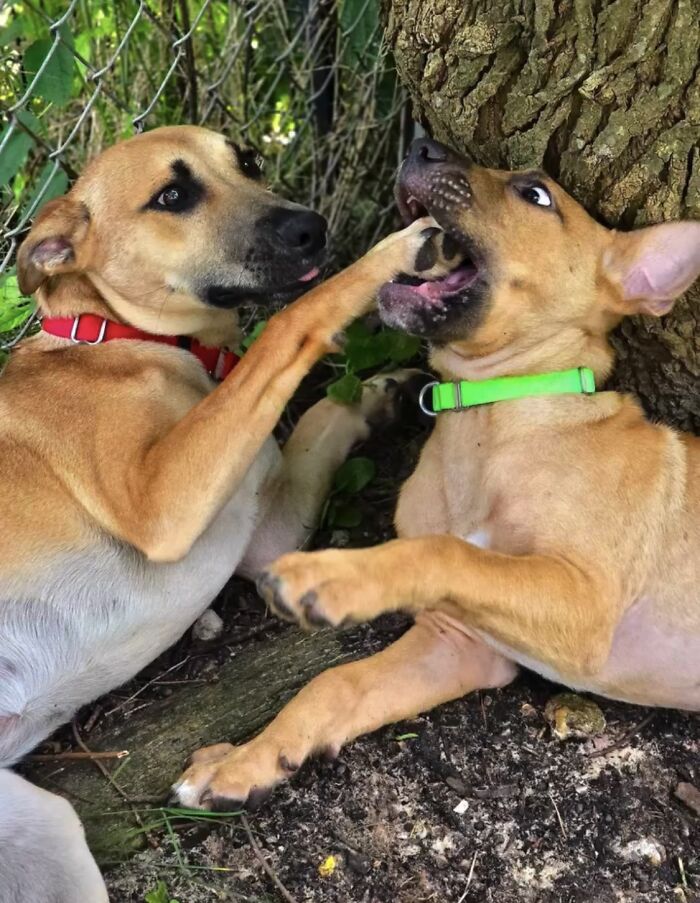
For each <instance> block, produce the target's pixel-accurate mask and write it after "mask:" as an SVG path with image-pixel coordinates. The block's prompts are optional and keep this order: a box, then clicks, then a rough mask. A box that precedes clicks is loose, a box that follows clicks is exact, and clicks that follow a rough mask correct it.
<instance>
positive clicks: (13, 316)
mask: <svg viewBox="0 0 700 903" xmlns="http://www.w3.org/2000/svg"><path fill="white" fill-rule="evenodd" d="M33 310H34V302H33V301H32V299H31V298H27V297H25V296H24V295H22V294H21V292H20V290H19V286H18V285H17V276H16V275H15V274H14V273H7V274H6V275H4V276H2V277H0V332H11V331H12V330H13V329H17V328H18V327H19V326H21V325H22V323H24V321H25V320H26V319H27V317H28V316H29V315H30V314H31V312H32V311H33Z"/></svg>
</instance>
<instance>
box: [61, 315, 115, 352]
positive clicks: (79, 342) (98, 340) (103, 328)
mask: <svg viewBox="0 0 700 903" xmlns="http://www.w3.org/2000/svg"><path fill="white" fill-rule="evenodd" d="M108 322H109V321H108V320H102V323H101V324H100V329H99V332H98V333H97V338H96V339H92V341H91V340H90V339H79V338H78V329H79V326H80V317H79V316H78V317H76V318H75V320H73V327H72V328H71V331H70V340H71V342H73V344H74V345H99V344H101V342H102V341H103V340H104V337H105V333H106V332H107V323H108Z"/></svg>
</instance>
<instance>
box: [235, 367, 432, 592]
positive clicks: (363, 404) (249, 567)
mask: <svg viewBox="0 0 700 903" xmlns="http://www.w3.org/2000/svg"><path fill="white" fill-rule="evenodd" d="M416 373H417V371H415V370H397V371H394V372H392V373H384V374H379V375H378V376H375V377H373V378H372V379H368V380H366V381H365V382H364V384H363V386H362V398H361V399H360V401H359V402H358V403H357V404H352V405H344V404H337V403H335V402H334V401H331V400H330V399H328V398H324V399H322V400H321V401H319V402H317V403H316V404H315V405H314V406H313V407H311V408H309V410H308V411H306V413H305V414H303V416H302V417H301V418H300V420H299V422H298V424H297V425H296V427H295V429H294V431H293V433H292V435H291V436H290V437H289V439H288V441H287V443H286V445H285V446H284V450H283V457H282V465H281V468H280V473H279V476H278V478H277V488H276V489H275V490H274V491H273V492H272V493H271V496H270V501H269V503H268V507H267V511H266V513H265V515H264V519H263V521H262V522H261V524H260V526H259V527H258V529H257V530H256V531H255V533H254V534H253V538H252V540H251V543H250V546H249V548H248V550H247V552H246V555H245V557H244V559H243V561H242V562H241V564H240V565H239V567H238V568H237V573H239V574H243V575H245V576H250V577H254V576H257V574H258V573H259V572H260V570H261V569H262V568H263V567H265V566H266V565H268V564H269V563H270V562H271V561H274V560H275V559H276V558H278V557H279V556H280V555H283V554H284V553H285V552H291V551H292V550H294V549H299V548H302V547H303V545H304V543H305V542H306V541H307V540H308V538H309V536H310V535H311V534H312V533H313V531H314V530H315V529H316V527H317V526H318V521H319V519H320V517H321V513H322V510H323V505H324V502H325V501H326V499H327V498H328V494H329V492H330V489H331V483H332V480H333V476H334V474H335V472H336V470H337V469H338V467H339V466H340V465H341V464H342V463H343V461H344V460H345V459H346V458H347V456H348V453H349V452H350V450H351V449H352V448H353V446H355V445H356V444H357V443H358V442H362V441H363V440H365V439H367V437H368V436H369V434H370V431H371V429H372V427H374V426H379V425H381V424H383V423H386V422H388V421H390V420H392V419H393V417H394V416H395V414H396V408H397V405H398V404H399V393H400V391H401V386H402V384H404V383H406V382H408V381H409V380H410V379H412V378H413V377H414V376H415V375H416Z"/></svg>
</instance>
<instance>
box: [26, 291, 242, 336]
mask: <svg viewBox="0 0 700 903" xmlns="http://www.w3.org/2000/svg"><path fill="white" fill-rule="evenodd" d="M107 295H109V297H107ZM36 298H37V301H38V304H39V309H40V311H41V312H42V313H43V314H45V315H47V316H52V317H76V316H79V315H80V314H96V315H97V316H98V317H104V318H105V319H107V320H114V321H115V322H117V323H128V324H129V325H130V326H136V327H137V328H138V329H142V330H144V331H145V332H151V333H155V334H157V335H186V336H191V337H193V338H196V339H198V340H199V341H200V342H201V343H202V344H203V345H211V346H219V347H228V348H235V347H236V346H237V345H238V344H239V342H240V337H241V334H240V329H239V325H238V316H237V314H236V312H235V311H230V310H218V309H216V308H209V307H204V306H203V305H202V304H199V303H197V304H193V305H192V307H191V309H189V310H184V311H183V310H181V309H178V310H177V311H173V310H169V309H168V305H167V302H166V303H165V304H163V305H161V306H159V307H158V308H149V307H145V306H143V305H141V304H132V303H130V302H129V301H128V299H125V298H122V297H121V296H119V295H118V294H117V293H116V292H114V291H110V290H108V291H101V290H100V289H99V288H98V287H97V286H96V285H95V284H93V282H92V281H91V280H90V279H88V278H87V277H86V276H84V275H72V274H71V275H62V276H57V277H54V278H53V279H48V280H47V281H46V282H45V283H44V284H43V285H42V286H41V287H40V288H39V289H38V291H37V292H36Z"/></svg>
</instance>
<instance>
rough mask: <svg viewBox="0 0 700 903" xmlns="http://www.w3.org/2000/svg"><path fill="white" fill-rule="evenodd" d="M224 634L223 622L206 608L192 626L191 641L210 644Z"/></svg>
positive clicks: (210, 609) (211, 609) (212, 611)
mask: <svg viewBox="0 0 700 903" xmlns="http://www.w3.org/2000/svg"><path fill="white" fill-rule="evenodd" d="M223 632H224V622H223V621H222V620H221V618H220V617H219V615H217V613H216V612H215V611H214V609H213V608H208V609H207V610H206V611H205V612H204V614H201V615H200V616H199V617H198V618H197V620H196V621H195V622H194V624H193V625H192V639H193V640H194V641H195V642H197V643H211V642H212V641H213V640H218V639H219V637H220V636H221V634H222V633H223Z"/></svg>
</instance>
